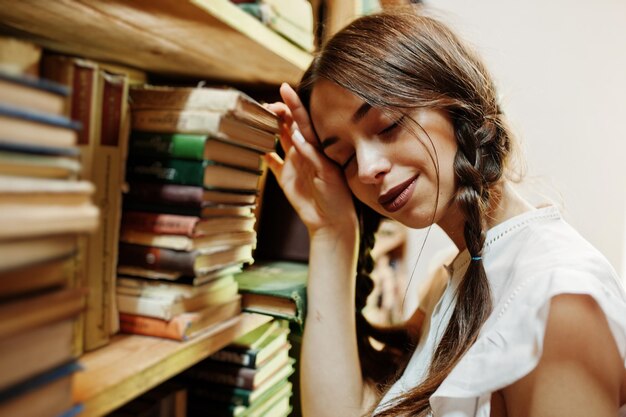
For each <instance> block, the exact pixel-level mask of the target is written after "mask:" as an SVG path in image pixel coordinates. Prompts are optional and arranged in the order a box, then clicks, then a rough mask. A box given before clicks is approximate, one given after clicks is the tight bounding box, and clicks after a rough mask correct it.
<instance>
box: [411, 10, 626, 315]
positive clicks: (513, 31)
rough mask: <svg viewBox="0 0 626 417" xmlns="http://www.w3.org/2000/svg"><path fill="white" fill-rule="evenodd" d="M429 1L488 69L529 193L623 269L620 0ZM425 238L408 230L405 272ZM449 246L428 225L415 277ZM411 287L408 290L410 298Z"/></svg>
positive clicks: (625, 32) (625, 118)
mask: <svg viewBox="0 0 626 417" xmlns="http://www.w3.org/2000/svg"><path fill="white" fill-rule="evenodd" d="M426 5H427V7H429V8H431V9H434V12H433V13H434V14H435V16H437V17H439V18H440V19H442V20H444V21H446V22H447V23H450V24H451V25H452V26H453V28H454V29H455V30H456V32H457V33H459V34H460V35H461V37H462V38H463V39H465V40H466V41H468V42H469V43H470V44H471V45H473V46H474V47H475V48H476V49H477V50H478V52H479V54H480V55H481V56H482V57H483V59H484V60H485V62H486V64H487V66H488V68H489V69H490V71H491V73H492V74H493V76H494V78H495V80H496V83H497V85H498V89H499V92H500V95H501V103H502V106H503V109H504V111H505V113H506V114H507V115H508V118H509V120H510V122H511V124H512V127H513V129H514V132H515V133H516V135H517V136H518V138H519V139H520V140H521V145H522V147H523V150H524V152H525V158H526V161H527V178H528V180H529V181H528V184H529V185H530V188H531V189H533V190H535V191H536V192H535V193H534V195H533V196H531V199H532V200H533V201H534V202H539V201H542V200H543V201H545V200H546V198H549V199H551V201H555V202H556V203H557V204H559V205H560V207H561V209H562V211H563V214H564V217H565V219H566V220H567V221H569V222H570V223H571V224H572V225H573V226H574V227H575V228H576V229H578V230H579V231H580V233H581V234H582V235H583V236H584V237H585V238H587V239H588V240H589V241H590V242H591V243H592V244H594V245H595V246H596V247H597V248H598V249H599V250H600V251H601V252H602V253H604V255H605V256H606V257H607V258H608V259H609V261H610V262H611V263H612V264H613V266H614V267H615V268H616V269H617V271H618V273H620V274H621V276H622V277H625V276H626V168H625V164H624V157H625V156H626V140H625V139H626V137H625V136H626V134H625V133H624V132H626V129H625V127H624V125H625V124H626V102H625V101H626V1H623V0H596V1H593V2H572V1H565V0H551V1H539V0H529V1H524V2H514V1H497V0H483V1H472V2H470V1H467V0H432V1H428V2H426ZM423 236H424V232H423V231H415V232H412V233H411V234H410V242H409V254H410V256H409V259H408V262H409V270H410V269H411V266H412V265H413V264H414V263H415V256H416V253H417V251H418V249H419V247H420V245H421V242H422V240H423ZM447 244H449V242H448V241H447V239H446V238H445V237H444V236H442V234H441V232H440V231H439V230H433V232H432V233H431V236H430V237H429V239H428V241H427V244H426V247H425V250H424V253H423V254H422V256H421V258H420V260H419V262H418V264H417V268H416V274H415V276H414V277H413V284H417V283H419V282H420V281H421V279H422V277H423V274H424V273H425V271H426V269H427V268H428V263H429V259H430V258H431V256H430V255H431V254H432V253H434V252H436V251H437V249H438V248H439V247H441V246H445V245H447ZM411 255H412V256H411ZM414 294H415V291H414V289H409V294H408V297H407V299H409V298H411V297H414ZM407 307H408V308H409V309H410V308H412V307H413V306H411V302H407Z"/></svg>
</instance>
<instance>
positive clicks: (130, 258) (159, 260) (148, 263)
mask: <svg viewBox="0 0 626 417" xmlns="http://www.w3.org/2000/svg"><path fill="white" fill-rule="evenodd" d="M119 248H120V249H119V263H120V265H127V266H138V267H141V268H147V269H158V270H165V271H175V272H180V273H182V274H185V275H188V276H193V275H195V271H194V262H195V254H194V253H193V252H179V251H175V250H170V249H162V248H156V247H152V246H141V245H133V244H129V243H120V247H119Z"/></svg>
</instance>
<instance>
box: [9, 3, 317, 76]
mask: <svg viewBox="0 0 626 417" xmlns="http://www.w3.org/2000/svg"><path fill="white" fill-rule="evenodd" d="M0 22H1V25H0V29H3V31H8V32H9V33H12V34H16V35H18V36H20V37H23V38H26V39H29V40H31V41H33V42H35V43H37V44H40V45H42V46H44V47H46V48H49V49H52V50H54V51H58V52H63V53H66V54H72V55H78V56H84V57H87V58H93V59H96V60H103V61H110V62H114V63H118V64H124V65H128V66H131V67H136V68H139V69H141V70H144V71H148V72H154V73H159V74H166V75H176V76H188V77H195V78H207V79H212V80H221V81H224V82H233V83H242V84H266V85H268V84H269V85H279V84H280V83H281V82H283V81H286V82H289V83H292V84H295V83H297V81H298V80H299V78H300V76H301V75H302V72H303V71H304V70H305V69H306V67H307V66H308V65H309V63H310V62H311V59H312V57H311V55H310V54H309V53H307V52H305V51H303V50H301V49H299V48H298V47H296V46H294V45H293V44H291V43H290V42H289V41H287V40H285V39H284V38H282V37H281V36H280V35H278V34H276V33H274V32H273V31H271V30H270V29H268V28H267V27H265V26H264V25H263V24H262V23H260V22H259V21H257V20H256V19H255V18H254V17H252V16H250V15H248V14H247V13H245V12H243V11H241V10H240V9H239V8H238V7H237V6H235V5H234V4H231V3H230V2H229V0H184V1H180V0H134V1H132V2H129V1H126V0H107V1H98V0H79V1H77V0H55V1H37V0H25V1H19V2H15V1H10V0H0Z"/></svg>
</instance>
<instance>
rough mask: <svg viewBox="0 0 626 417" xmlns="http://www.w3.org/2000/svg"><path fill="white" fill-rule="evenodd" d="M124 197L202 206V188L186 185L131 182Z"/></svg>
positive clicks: (146, 201)
mask: <svg viewBox="0 0 626 417" xmlns="http://www.w3.org/2000/svg"><path fill="white" fill-rule="evenodd" d="M126 197H127V198H126V199H127V200H129V201H134V202H138V203H139V202H141V203H157V204H171V205H176V206H185V207H195V208H198V209H199V208H201V207H202V197H203V189H202V188H201V187H192V186H188V185H173V184H159V183H139V182H131V183H130V185H129V191H128V194H127V195H126Z"/></svg>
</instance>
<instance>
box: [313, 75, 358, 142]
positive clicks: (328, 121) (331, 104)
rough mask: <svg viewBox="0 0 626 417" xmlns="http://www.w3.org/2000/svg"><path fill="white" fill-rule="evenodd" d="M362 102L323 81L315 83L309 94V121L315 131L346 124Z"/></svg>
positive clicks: (344, 90) (348, 92)
mask: <svg viewBox="0 0 626 417" xmlns="http://www.w3.org/2000/svg"><path fill="white" fill-rule="evenodd" d="M363 103H364V101H363V100H362V99H361V98H359V97H357V96H356V95H354V94H353V93H351V92H350V91H348V90H346V89H345V88H343V87H341V86H339V85H337V84H335V83H333V82H331V81H328V80H325V79H321V80H319V81H317V82H316V83H315V86H314V87H313V90H312V92H311V103H310V110H311V121H312V122H313V125H314V126H315V128H316V129H318V130H319V129H324V128H325V126H331V125H335V124H337V123H348V122H350V119H351V117H352V116H353V115H354V113H355V112H356V111H357V110H358V109H359V108H360V107H361V106H362V105H363Z"/></svg>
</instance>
